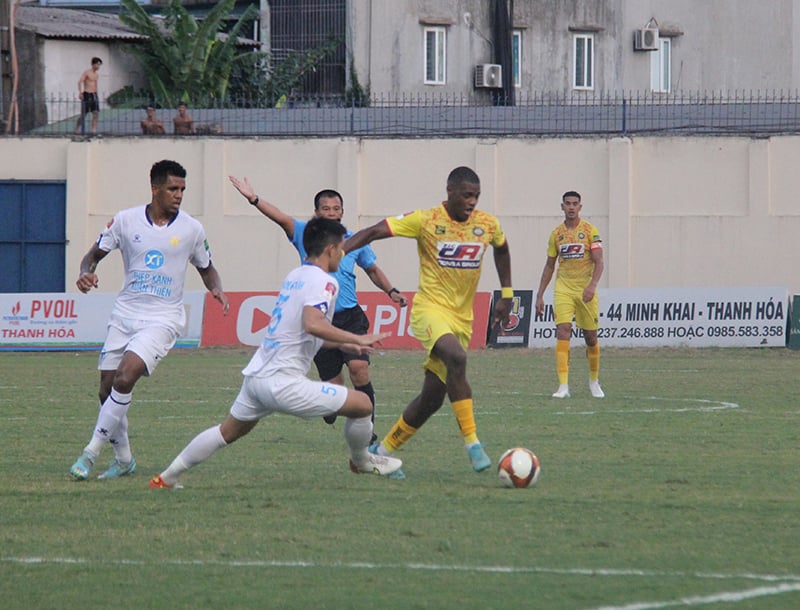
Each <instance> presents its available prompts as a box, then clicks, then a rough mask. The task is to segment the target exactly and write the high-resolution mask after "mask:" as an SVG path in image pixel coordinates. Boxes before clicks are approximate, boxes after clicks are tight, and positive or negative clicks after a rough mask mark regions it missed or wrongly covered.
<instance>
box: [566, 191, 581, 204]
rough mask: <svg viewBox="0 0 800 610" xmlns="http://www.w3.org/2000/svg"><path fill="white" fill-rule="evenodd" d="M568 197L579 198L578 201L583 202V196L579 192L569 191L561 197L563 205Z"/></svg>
mask: <svg viewBox="0 0 800 610" xmlns="http://www.w3.org/2000/svg"><path fill="white" fill-rule="evenodd" d="M567 197H577V198H578V201H580V200H581V194H580V193H579V192H578V191H567V192H566V193H564V194H563V195H561V202H562V203H563V202H564V200H565V199H566V198H567Z"/></svg>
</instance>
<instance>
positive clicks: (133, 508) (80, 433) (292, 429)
mask: <svg viewBox="0 0 800 610" xmlns="http://www.w3.org/2000/svg"><path fill="white" fill-rule="evenodd" d="M250 353H251V352H250V350H239V349H236V350H216V349H206V350H174V351H173V352H172V353H171V354H170V356H169V357H168V358H167V359H166V360H165V361H164V363H163V364H161V365H160V366H159V368H158V370H157V372H156V373H155V375H154V376H153V378H152V379H143V380H142V381H141V382H140V383H139V385H138V386H137V388H136V390H135V393H134V402H133V406H132V408H131V411H130V412H129V419H130V430H131V443H132V446H133V450H134V454H135V455H136V459H137V462H138V464H139V471H138V472H137V474H136V475H134V476H133V477H129V478H125V479H121V480H118V481H106V482H104V481H98V480H96V479H94V478H93V479H91V480H89V481H86V482H80V483H77V482H73V481H71V480H69V477H68V476H67V474H66V473H67V470H68V468H69V466H70V464H71V463H72V462H73V461H74V459H75V458H76V457H77V456H78V454H79V453H80V451H81V449H82V448H83V446H84V445H85V444H86V442H87V441H88V440H89V435H90V433H91V429H92V425H93V423H94V418H95V416H96V411H97V406H96V393H97V383H98V373H97V371H96V370H95V363H96V354H95V353H0V431H1V432H0V435H1V438H2V445H0V446H1V447H2V450H0V591H2V592H3V599H2V602H0V605H1V606H2V607H3V608H20V609H23V608H24V609H33V608H170V609H173V608H194V609H200V608H315V609H316V608H331V609H340V608H353V609H362V608H389V609H392V608H403V609H408V608H410V609H414V608H435V609H443V608H461V609H472V608H475V609H479V608H480V609H484V608H543V609H547V610H560V609H590V608H600V607H613V608H639V609H642V610H644V609H647V608H670V607H698V608H703V610H706V609H708V608H712V609H722V608H725V609H730V608H741V609H747V610H750V609H770V610H775V609H783V608H785V609H790V608H791V609H795V608H798V607H800V524H798V514H800V475H799V474H798V472H800V469H799V468H798V466H800V459H798V447H799V446H800V442H799V441H800V406H799V405H800V399H798V396H800V392H799V391H798V390H799V389H800V388H799V387H798V386H799V385H800V382H798V365H800V353H797V352H792V351H789V350H784V349H762V350H759V349H750V350H739V349H703V350H669V349H663V350H621V349H619V350H614V349H606V350H604V351H603V360H602V366H603V371H602V375H601V380H602V382H603V388H604V390H605V392H606V396H607V397H606V398H605V399H604V400H596V399H592V398H591V397H590V395H589V391H588V388H587V387H586V380H587V378H586V360H585V357H584V355H583V351H582V350H581V349H579V348H576V349H574V350H573V353H572V380H571V381H572V383H571V387H572V398H570V399H568V400H556V399H552V398H550V393H551V392H552V391H553V390H555V388H556V385H557V382H556V379H555V372H554V368H555V363H554V357H553V353H552V350H547V351H540V350H485V351H479V352H473V353H471V354H470V361H469V376H470V380H471V383H472V386H473V392H474V395H475V402H476V418H477V423H478V432H479V434H480V437H481V440H482V441H483V442H484V444H485V446H486V448H487V451H488V453H489V454H490V456H492V458H493V459H494V460H496V459H497V457H498V456H499V455H500V453H501V452H502V451H503V450H504V449H506V448H509V447H513V446H516V445H523V446H526V447H529V448H531V449H533V450H534V451H536V453H537V454H538V455H539V457H540V459H541V461H542V465H543V470H542V477H541V479H540V481H539V483H538V485H537V486H536V487H535V488H533V489H523V490H511V489H505V488H503V487H501V485H500V482H499V480H498V479H497V477H496V476H495V474H494V470H493V469H492V470H491V471H489V472H484V473H482V474H475V473H473V472H472V471H471V469H470V468H469V464H468V461H467V458H466V453H465V452H464V450H463V448H462V443H461V440H460V437H459V435H458V433H457V427H456V424H455V420H454V418H453V415H452V412H451V410H450V408H449V405H447V404H446V405H445V407H444V408H443V409H442V410H441V411H440V413H439V414H437V415H436V416H435V417H433V418H432V419H431V420H430V421H429V422H428V423H427V424H426V426H425V427H424V428H423V429H422V430H421V431H420V433H419V434H417V436H416V437H415V438H414V439H413V440H412V441H411V442H410V443H409V444H408V445H407V446H406V448H405V449H404V450H403V451H402V452H401V453H400V457H401V458H403V460H404V462H405V464H404V468H403V469H404V471H405V472H406V474H407V476H408V479H407V480H405V481H388V480H384V479H380V478H378V477H372V476H354V475H352V474H351V473H350V472H349V470H348V468H347V448H346V444H345V442H344V439H343V437H342V430H341V422H337V424H336V426H335V428H331V427H329V426H326V425H325V424H324V423H323V422H322V421H302V420H298V419H295V418H291V417H285V416H275V417H272V418H268V419H266V420H264V421H262V422H261V423H260V424H259V425H258V426H257V427H256V428H255V430H254V431H253V432H252V433H251V434H250V435H249V436H247V437H245V438H244V439H242V440H241V441H239V442H238V443H237V444H235V445H233V446H231V447H228V448H226V449H224V450H223V451H221V452H219V453H217V454H216V455H215V456H214V457H213V458H212V459H211V460H209V461H208V462H207V463H205V464H202V465H201V466H199V467H197V468H196V469H195V470H193V471H191V472H190V473H188V474H187V475H186V476H184V478H183V480H182V482H183V484H184V485H185V486H186V488H185V489H182V490H178V491H168V490H157V491H156V490H150V489H148V487H147V480H148V479H149V477H150V476H152V475H153V474H155V473H157V472H158V471H160V470H161V469H163V467H165V466H166V465H167V464H168V463H169V461H170V460H171V459H172V458H173V457H174V456H175V455H176V454H177V453H178V452H179V451H180V450H181V449H182V448H183V446H184V445H185V444H186V443H187V442H188V441H189V440H190V439H191V438H192V437H193V436H194V435H195V434H196V433H197V432H200V431H201V430H204V429H205V428H207V427H208V426H210V425H212V424H214V423H216V422H219V421H221V420H222V418H223V417H224V415H225V414H226V412H227V409H228V407H229V405H230V402H231V401H232V400H233V398H234V397H235V395H236V392H237V390H238V388H239V384H240V381H241V377H240V370H241V368H242V367H243V366H244V365H245V364H246V362H247V360H248V358H249V356H250ZM421 360H422V354H421V352H387V353H385V354H382V355H378V356H375V357H374V358H373V366H372V376H373V383H374V385H375V387H376V392H377V396H378V417H377V420H376V427H377V429H378V430H377V431H378V434H383V433H385V432H386V431H387V430H388V428H389V426H390V425H391V424H392V423H394V421H395V419H396V418H397V416H398V415H399V413H400V412H401V411H402V409H403V407H404V406H405V404H406V403H407V402H408V401H409V400H410V399H411V398H413V396H414V395H415V394H416V393H417V391H418V390H419V387H420V383H421V366H420V365H421ZM111 456H112V454H111V451H110V450H108V449H107V450H106V452H105V453H104V454H103V455H102V456H101V459H100V463H99V464H98V467H97V468H96V473H95V474H97V473H99V472H101V471H102V468H103V467H104V465H105V464H106V463H107V461H109V460H110V459H111Z"/></svg>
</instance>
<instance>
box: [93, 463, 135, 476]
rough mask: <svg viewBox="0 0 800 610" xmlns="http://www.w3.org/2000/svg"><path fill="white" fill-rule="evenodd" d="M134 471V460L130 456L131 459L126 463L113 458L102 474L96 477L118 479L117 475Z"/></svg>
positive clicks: (126, 474) (124, 474)
mask: <svg viewBox="0 0 800 610" xmlns="http://www.w3.org/2000/svg"><path fill="white" fill-rule="evenodd" d="M134 472H136V460H134V459H133V458H131V461H130V462H128V463H127V464H122V463H120V461H119V460H117V459H115V460H114V461H113V462H111V465H110V466H109V467H108V470H106V471H105V472H104V473H103V474H101V475H100V476H98V477H97V478H98V479H118V478H119V477H126V476H128V475H129V474H133V473H134Z"/></svg>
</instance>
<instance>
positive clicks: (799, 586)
mask: <svg viewBox="0 0 800 610" xmlns="http://www.w3.org/2000/svg"><path fill="white" fill-rule="evenodd" d="M795 591H800V583H788V582H786V583H782V584H779V585H775V586H774V587H757V588H755V589H748V590H746V591H725V592H723V593H715V594H713V595H697V596H692V597H682V598H681V599H675V600H669V601H663V602H636V603H633V604H626V605H624V606H602V607H600V608H593V609H592V610H657V609H658V608H673V607H675V606H681V607H682V608H691V607H692V606H705V605H707V604H716V603H720V602H723V603H726V602H727V603H737V602H743V601H746V600H748V599H754V598H756V597H767V596H770V595H782V594H784V593H794V592H795Z"/></svg>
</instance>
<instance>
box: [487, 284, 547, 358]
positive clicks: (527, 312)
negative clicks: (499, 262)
mask: <svg viewBox="0 0 800 610" xmlns="http://www.w3.org/2000/svg"><path fill="white" fill-rule="evenodd" d="M499 298H500V291H499V290H495V291H494V295H493V298H492V303H491V306H490V312H491V311H492V310H494V303H495V302H496V301H497V299H499ZM534 313H536V312H535V311H533V291H532V290H515V291H514V298H513V300H512V301H511V314H510V315H509V316H508V324H506V325H505V326H503V327H502V328H501V327H500V326H495V327H494V328H490V329H489V342H488V343H489V345H491V346H492V347H527V345H528V335H529V334H530V327H531V321H530V316H531V315H533V314H534ZM490 319H491V314H490Z"/></svg>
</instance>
